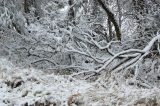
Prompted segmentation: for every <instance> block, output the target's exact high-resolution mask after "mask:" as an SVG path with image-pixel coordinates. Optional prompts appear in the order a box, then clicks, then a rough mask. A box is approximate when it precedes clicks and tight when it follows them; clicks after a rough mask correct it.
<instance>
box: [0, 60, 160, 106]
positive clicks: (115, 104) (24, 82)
mask: <svg viewBox="0 0 160 106" xmlns="http://www.w3.org/2000/svg"><path fill="white" fill-rule="evenodd" d="M159 91H160V89H158V88H152V89H144V88H139V87H136V86H131V85H130V86H129V85H127V84H125V83H122V84H118V83H117V81H116V80H115V79H114V77H112V78H110V79H108V80H106V81H104V80H103V77H101V78H100V79H98V80H97V81H96V82H87V81H84V80H78V79H75V78H72V77H70V76H66V75H54V74H51V73H50V74H47V73H46V72H44V71H41V70H36V69H33V68H29V69H21V68H18V67H15V66H14V65H13V64H12V63H10V62H8V61H7V60H6V59H2V58H1V59H0V106H160V94H159Z"/></svg>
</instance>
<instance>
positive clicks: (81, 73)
mask: <svg viewBox="0 0 160 106" xmlns="http://www.w3.org/2000/svg"><path fill="white" fill-rule="evenodd" d="M0 58H1V59H2V60H3V59H6V60H7V61H9V62H11V63H12V64H13V66H14V67H19V68H20V69H24V68H25V69H32V68H33V69H35V70H34V71H39V70H41V71H42V72H43V73H44V74H43V75H42V76H46V75H48V74H54V75H53V76H55V75H58V76H59V75H60V76H67V77H69V78H73V79H74V80H75V81H76V80H79V81H78V82H80V81H86V82H87V83H90V84H92V83H95V84H98V85H97V86H99V87H102V88H103V90H104V91H106V92H107V91H108V90H107V89H108V87H110V86H111V85H112V87H113V86H118V87H119V88H118V89H119V90H120V89H121V88H123V87H122V85H125V87H124V88H126V87H131V88H132V87H136V89H137V90H140V89H142V88H143V89H146V90H151V89H153V88H156V89H157V90H158V89H159V87H160V1H159V0H0ZM2 60H1V61H2ZM2 62H4V61H2ZM2 64H3V63H2ZM2 66H3V67H4V65H2ZM2 66H1V67H2ZM0 70H2V72H3V74H4V73H5V74H6V77H4V76H5V75H3V77H2V79H5V83H7V86H11V88H16V89H17V87H18V86H19V85H21V86H22V85H23V84H22V82H23V83H25V81H24V80H23V78H19V77H18V81H17V77H16V78H15V77H14V78H10V79H7V78H8V73H6V72H4V71H3V70H4V69H3V68H0ZM7 70H8V69H7ZM2 72H1V73H2ZM14 72H15V73H16V71H14ZM17 72H18V73H19V71H17ZM20 72H22V71H20ZM11 73H12V72H11ZM37 73H39V72H37ZM16 75H18V74H17V73H16ZM36 76H38V75H37V74H35V77H36ZM11 77H13V76H12V74H11ZM20 77H22V76H21V75H20ZM24 78H25V76H24ZM45 78H47V76H46V77H45ZM6 79H7V80H6ZM62 80H67V79H62ZM1 83H2V82H1ZM82 86H83V83H82ZM65 89H67V88H65ZM126 89H128V88H126ZM57 90H58V88H57ZM123 90H124V89H123ZM43 91H44V90H43ZM17 92H18V91H17ZM137 92H138V93H139V92H141V93H144V91H137ZM147 92H148V91H147ZM132 93H133V92H132ZM132 93H131V94H132ZM145 93H146V91H145ZM145 93H144V94H145ZM104 94H105V93H102V94H101V95H100V96H102V95H104ZM133 94H134V93H133ZM73 95H74V94H73ZM73 95H72V96H71V97H70V98H69V100H70V101H69V100H68V99H67V100H68V102H67V105H68V106H72V102H73V100H72V99H73V97H74V96H73ZM75 95H76V94H75ZM98 95H99V94H97V95H96V96H95V97H97V98H98V97H99V96H98ZM106 95H107V94H106ZM116 95H118V94H116ZM151 95H152V94H151ZM131 96H133V95H131ZM139 96H140V95H139ZM85 97H88V96H85ZM122 97H124V96H122ZM147 97H149V96H147ZM147 97H146V98H147ZM155 97H156V98H155V99H153V100H152V99H151V100H150V99H146V98H145V97H142V98H141V99H142V100H141V99H137V100H135V101H130V100H129V101H130V102H129V101H128V102H127V99H126V98H127V96H126V98H125V97H124V98H125V99H124V98H123V99H124V100H121V103H120V104H119V102H118V100H117V98H116V99H114V100H115V101H116V102H115V101H114V102H115V104H114V103H113V104H112V102H111V101H112V100H109V101H107V100H108V99H107V100H104V106H105V105H106V106H108V105H109V106H141V105H138V104H141V103H139V101H140V102H141V101H142V103H143V102H144V103H145V104H146V105H143V106H147V105H148V106H159V105H160V102H159V101H158V100H160V99H158V98H157V96H155ZM158 97H159V96H158ZM0 98H1V97H0ZM2 98H3V99H4V97H2ZM88 98H89V97H88ZM103 98H104V97H103ZM128 98H129V96H128ZM137 98H138V97H137ZM144 98H145V99H144ZM3 99H0V100H3ZM143 99H144V100H143ZM24 100H26V101H27V105H24V106H28V105H29V104H32V103H29V101H28V99H24ZM87 100H88V102H87V101H85V102H84V101H83V102H84V103H85V104H84V103H81V105H80V103H79V104H77V106H89V105H88V104H90V106H101V105H102V104H100V103H101V102H100V103H99V102H96V103H99V104H95V103H94V102H95V101H91V100H89V99H87ZM98 100H101V99H100V98H99V99H98ZM131 100H132V99H131ZM147 100H148V101H147ZM122 101H123V102H122ZM7 103H8V102H7ZM7 103H5V104H6V106H9V105H8V104H7ZM36 103H37V104H36ZM36 103H33V104H34V105H35V106H43V105H46V106H52V105H51V104H50V105H49V103H48V104H47V103H46V102H43V103H42V104H43V105H40V104H38V103H39V102H36ZM126 103H128V104H126ZM22 104H24V103H22ZM33 104H32V105H33ZM93 104H94V105H93ZM3 105H4V104H3ZM19 105H20V104H17V105H16V104H15V106H19ZM55 105H56V104H55ZM61 105H62V103H61ZM29 106H30V105H29ZM56 106H60V104H59V105H58V104H57V105H56ZM102 106H103V105H102Z"/></svg>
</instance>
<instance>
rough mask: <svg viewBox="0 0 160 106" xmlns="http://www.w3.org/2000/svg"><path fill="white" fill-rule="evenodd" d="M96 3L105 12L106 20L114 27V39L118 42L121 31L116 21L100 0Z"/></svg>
mask: <svg viewBox="0 0 160 106" xmlns="http://www.w3.org/2000/svg"><path fill="white" fill-rule="evenodd" d="M97 1H98V3H99V4H100V6H101V7H102V8H103V9H104V10H105V12H106V13H107V16H108V19H109V20H110V21H111V22H112V23H113V25H114V27H115V31H116V37H117V39H118V40H121V31H120V28H119V25H118V23H117V22H116V19H115V17H114V14H113V13H112V12H111V11H110V10H109V8H108V7H107V6H105V4H104V3H103V2H102V0H97Z"/></svg>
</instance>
